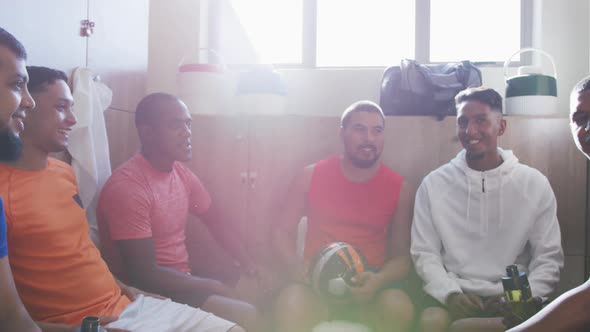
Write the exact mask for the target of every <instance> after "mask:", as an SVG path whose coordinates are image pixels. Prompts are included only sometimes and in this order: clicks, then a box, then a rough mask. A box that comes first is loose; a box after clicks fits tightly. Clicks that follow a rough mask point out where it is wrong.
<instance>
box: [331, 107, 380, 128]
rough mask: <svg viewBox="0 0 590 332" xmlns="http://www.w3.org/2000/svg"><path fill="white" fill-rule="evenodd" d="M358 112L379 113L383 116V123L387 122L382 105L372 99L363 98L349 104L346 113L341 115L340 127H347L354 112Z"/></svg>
mask: <svg viewBox="0 0 590 332" xmlns="http://www.w3.org/2000/svg"><path fill="white" fill-rule="evenodd" d="M357 112H369V113H377V114H379V115H380V116H381V118H382V119H383V123H384V124H385V114H383V110H382V109H381V107H379V105H377V104H376V103H374V102H372V101H369V100H361V101H357V102H355V103H353V104H352V105H350V106H348V108H347V109H346V110H345V111H344V113H342V116H341V117H340V127H342V128H346V126H347V125H348V122H349V121H350V117H351V116H352V114H354V113H357Z"/></svg>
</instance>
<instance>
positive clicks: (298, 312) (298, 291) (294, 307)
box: [274, 284, 327, 322]
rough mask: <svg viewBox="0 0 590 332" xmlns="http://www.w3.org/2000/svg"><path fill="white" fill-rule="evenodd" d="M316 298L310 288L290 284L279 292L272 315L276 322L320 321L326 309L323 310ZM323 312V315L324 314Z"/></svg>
mask: <svg viewBox="0 0 590 332" xmlns="http://www.w3.org/2000/svg"><path fill="white" fill-rule="evenodd" d="M324 309H325V308H324V305H323V304H322V303H321V301H320V299H319V298H318V296H317V295H316V294H315V293H314V292H313V290H311V288H309V287H307V286H305V285H302V284H292V285H289V286H287V287H286V288H285V289H283V290H282V291H281V293H280V294H279V296H278V297H277V300H276V302H275V307H274V315H275V319H276V320H277V321H279V322H280V321H284V320H285V319H289V320H294V321H298V320H310V319H313V320H317V319H315V318H318V319H321V317H322V316H323V315H324V314H325V315H326V316H327V309H326V310H324ZM324 311H325V313H324Z"/></svg>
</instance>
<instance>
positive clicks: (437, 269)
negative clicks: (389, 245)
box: [410, 179, 462, 303]
mask: <svg viewBox="0 0 590 332" xmlns="http://www.w3.org/2000/svg"><path fill="white" fill-rule="evenodd" d="M425 181H426V179H425ZM425 181H422V184H421V185H420V187H419V188H418V192H417V193H416V203H415V206H414V219H413V222H412V233H411V234H412V237H411V239H412V241H411V246H410V253H411V255H412V259H413V261H414V267H415V268H416V272H417V273H418V275H419V276H420V278H421V279H422V280H423V281H424V284H425V285H424V291H425V292H426V293H428V294H429V295H431V296H432V297H434V298H435V299H437V300H438V301H439V302H441V303H446V301H447V298H448V297H449V295H451V294H452V293H462V290H461V287H460V286H459V284H458V283H457V282H456V281H455V280H453V279H452V278H449V276H448V275H447V270H446V269H445V267H444V265H443V262H442V256H441V250H442V241H441V239H440V237H439V235H438V232H437V230H436V228H435V227H434V224H433V220H432V219H433V217H432V212H431V206H430V197H429V195H428V188H427V184H426V183H425Z"/></svg>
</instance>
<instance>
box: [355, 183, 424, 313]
mask: <svg viewBox="0 0 590 332" xmlns="http://www.w3.org/2000/svg"><path fill="white" fill-rule="evenodd" d="M414 196H415V190H414V188H413V187H412V186H411V185H410V184H408V183H407V182H406V181H404V182H403V183H402V186H401V188H400V194H399V198H398V203H397V208H396V210H395V214H394V215H393V216H392V218H391V223H390V226H389V236H390V240H389V241H388V251H389V254H388V260H387V261H386V262H385V264H384V265H383V266H382V267H381V269H380V270H379V272H375V273H373V272H364V273H361V274H359V275H357V276H355V277H354V278H353V279H352V280H353V282H354V283H355V285H356V287H352V288H351V293H352V296H353V298H354V299H355V301H356V302H361V303H362V302H367V301H370V300H371V299H372V298H373V297H374V296H375V294H376V293H377V292H378V291H379V290H381V289H383V288H385V287H387V286H388V285H390V284H391V283H392V282H394V281H397V280H401V279H403V278H405V277H406V276H407V275H408V272H409V271H410V228H411V224H412V210H413V209H414Z"/></svg>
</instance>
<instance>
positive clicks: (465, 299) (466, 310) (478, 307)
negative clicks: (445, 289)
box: [447, 293, 484, 320]
mask: <svg viewBox="0 0 590 332" xmlns="http://www.w3.org/2000/svg"><path fill="white" fill-rule="evenodd" d="M447 307H448V308H449V312H450V313H451V316H452V317H453V319H454V320H457V319H461V318H467V317H473V316H475V315H476V314H477V313H478V312H480V311H482V310H483V309H484V304H483V301H482V300H481V298H480V297H479V296H477V295H475V294H462V293H453V294H451V295H449V296H448V298H447Z"/></svg>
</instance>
